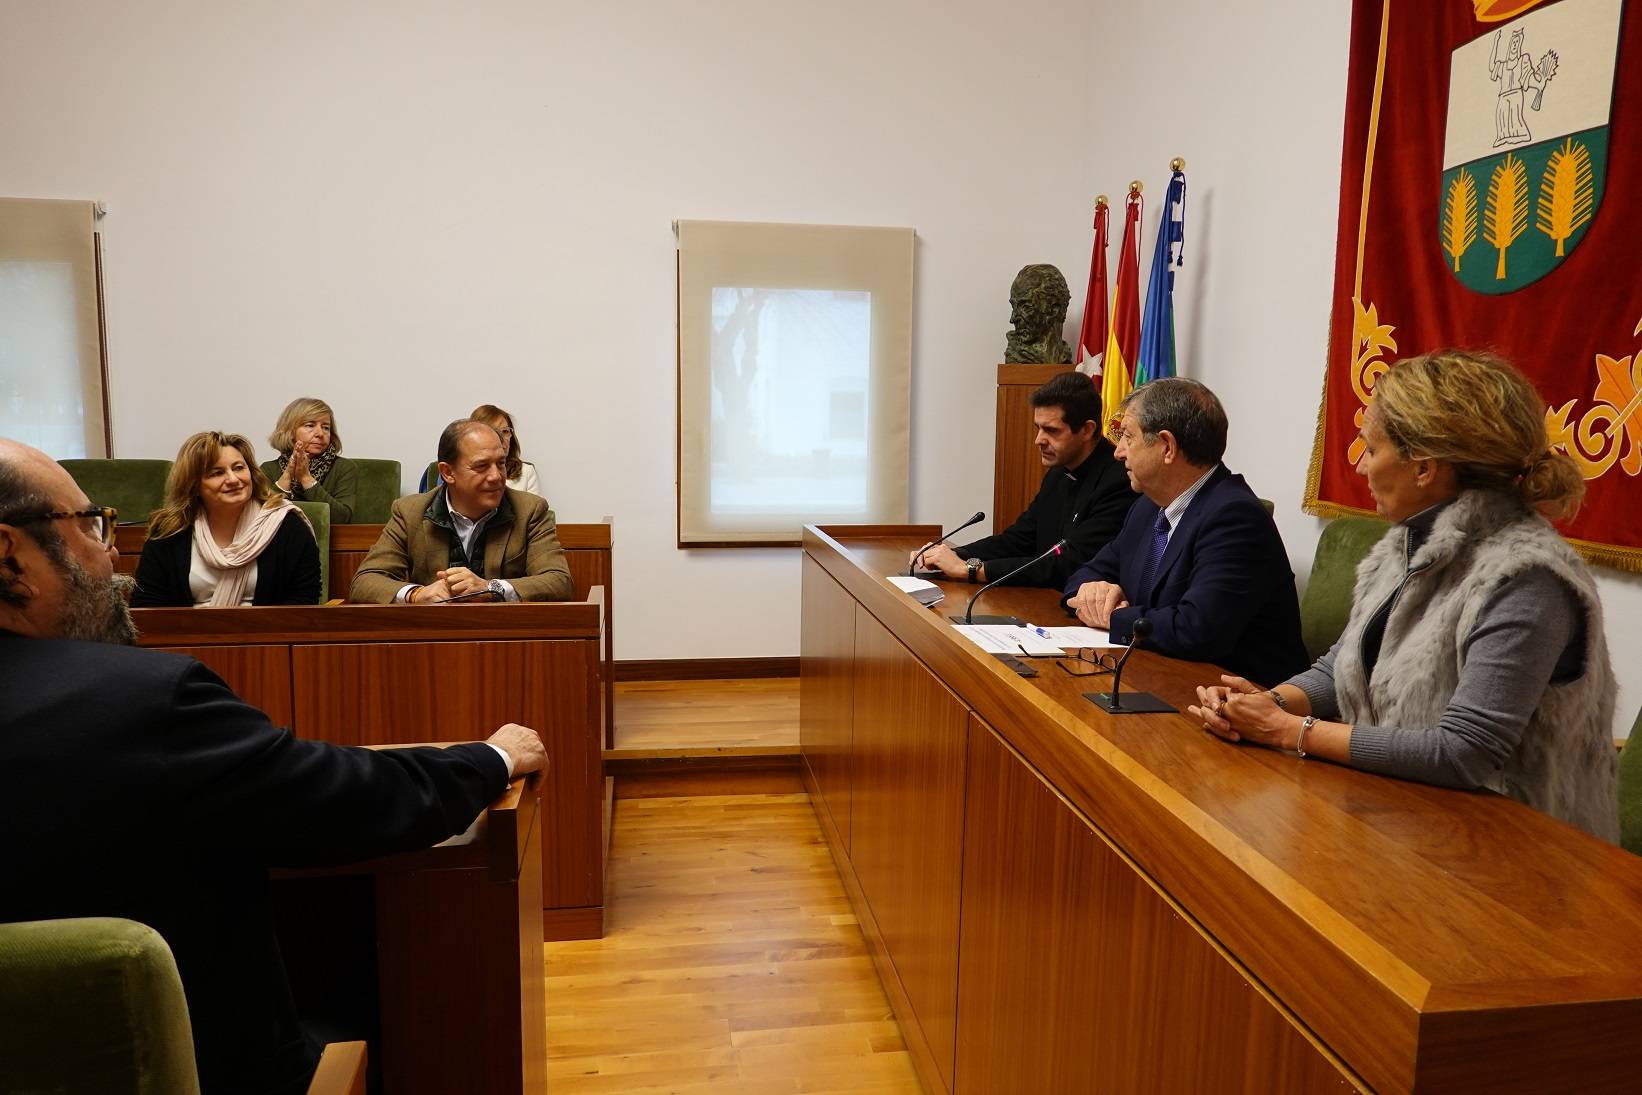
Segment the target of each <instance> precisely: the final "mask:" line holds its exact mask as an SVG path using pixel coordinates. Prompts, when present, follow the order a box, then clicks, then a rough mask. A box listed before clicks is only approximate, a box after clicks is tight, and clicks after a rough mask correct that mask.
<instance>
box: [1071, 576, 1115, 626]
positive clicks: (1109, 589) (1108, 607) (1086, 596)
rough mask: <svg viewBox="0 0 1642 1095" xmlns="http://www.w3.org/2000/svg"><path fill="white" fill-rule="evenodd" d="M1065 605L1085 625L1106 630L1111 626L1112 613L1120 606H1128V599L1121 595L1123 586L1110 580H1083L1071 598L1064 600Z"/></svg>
mask: <svg viewBox="0 0 1642 1095" xmlns="http://www.w3.org/2000/svg"><path fill="white" fill-rule="evenodd" d="M1066 607H1068V608H1070V609H1071V610H1072V611H1073V612H1075V613H1077V617H1078V619H1079V620H1080V621H1081V622H1082V623H1083V624H1084V625H1085V626H1087V627H1098V628H1100V629H1101V630H1103V631H1104V630H1106V629H1107V628H1109V627H1111V626H1112V613H1114V612H1116V611H1117V610H1118V609H1120V608H1128V607H1129V599H1128V598H1127V597H1125V596H1124V595H1123V587H1122V586H1120V585H1116V584H1114V583H1112V582H1084V583H1083V584H1082V585H1081V586H1079V587H1078V591H1077V592H1076V593H1074V594H1072V599H1071V600H1069V601H1067V602H1066Z"/></svg>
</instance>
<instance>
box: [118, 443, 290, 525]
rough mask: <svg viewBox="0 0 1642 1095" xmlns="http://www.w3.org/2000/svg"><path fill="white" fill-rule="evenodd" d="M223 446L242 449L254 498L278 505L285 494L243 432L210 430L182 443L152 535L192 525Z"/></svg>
mask: <svg viewBox="0 0 1642 1095" xmlns="http://www.w3.org/2000/svg"><path fill="white" fill-rule="evenodd" d="M223 449H238V450H239V454H240V455H241V456H243V457H244V458H245V466H246V468H247V469H249V474H250V476H251V498H252V500H253V501H256V502H260V503H262V504H263V505H264V506H272V505H278V504H279V502H280V501H281V497H280V495H279V494H277V493H276V492H275V491H274V488H273V485H272V484H271V483H269V482H268V477H267V476H266V475H264V474H262V469H261V468H259V467H257V454H256V452H255V451H254V450H253V449H252V448H251V442H249V441H248V440H246V439H245V437H244V436H243V435H241V434H237V433H223V432H222V431H220V430H206V431H205V432H204V433H197V434H195V435H194V436H193V437H190V438H189V439H188V440H187V441H184V442H183V443H182V448H180V449H178V450H177V460H176V462H175V463H174V464H172V465H171V474H170V475H167V476H166V477H165V504H164V505H162V506H161V507H160V508H159V509H157V510H155V511H154V516H152V517H151V518H149V521H148V538H149V539H150V540H158V539H161V538H162V537H166V536H172V535H175V534H176V533H179V532H182V531H183V530H184V529H188V528H192V527H193V525H194V521H195V520H196V519H198V517H199V515H200V511H201V509H203V508H204V505H205V503H203V502H201V501H200V480H202V479H204V478H205V473H206V472H208V471H210V470H211V465H212V464H214V463H216V461H217V453H218V452H220V451H221V450H223Z"/></svg>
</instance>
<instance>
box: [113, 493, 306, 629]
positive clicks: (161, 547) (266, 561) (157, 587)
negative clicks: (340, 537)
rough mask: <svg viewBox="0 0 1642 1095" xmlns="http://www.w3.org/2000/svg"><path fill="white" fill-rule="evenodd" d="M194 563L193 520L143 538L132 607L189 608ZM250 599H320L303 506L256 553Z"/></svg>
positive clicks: (289, 602) (275, 601)
mask: <svg viewBox="0 0 1642 1095" xmlns="http://www.w3.org/2000/svg"><path fill="white" fill-rule="evenodd" d="M193 565H194V529H193V526H189V527H188V528H185V529H183V530H182V531H181V532H176V533H172V534H171V535H170V536H166V537H164V538H162V539H159V540H149V541H147V542H146V543H144V544H143V553H142V557H141V558H140V559H138V560H137V588H136V589H134V590H132V591H131V607H132V608H168V607H169V608H191V607H193V604H194V592H193V590H191V589H190V588H189V586H188V571H189V568H190V567H191V566H193ZM251 603H252V604H254V605H316V604H318V603H319V545H318V544H316V543H315V542H314V530H313V529H311V528H309V527H308V519H307V518H306V517H304V516H302V511H301V510H297V509H293V510H292V511H291V512H290V513H288V514H286V515H285V520H283V521H281V522H280V523H279V531H278V532H276V533H274V538H273V539H272V540H270V541H268V546H267V547H266V548H264V549H263V550H262V554H261V555H259V556H257V591H256V593H255V594H254V595H252V597H251Z"/></svg>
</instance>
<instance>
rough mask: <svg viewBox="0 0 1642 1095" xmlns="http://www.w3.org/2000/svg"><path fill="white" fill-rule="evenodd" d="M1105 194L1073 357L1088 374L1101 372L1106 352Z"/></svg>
mask: <svg viewBox="0 0 1642 1095" xmlns="http://www.w3.org/2000/svg"><path fill="white" fill-rule="evenodd" d="M1106 319H1107V316H1106V195H1104V194H1102V195H1101V196H1100V197H1098V198H1096V199H1095V249H1094V253H1093V254H1091V255H1090V256H1089V291H1088V293H1086V294H1085V295H1084V298H1083V326H1082V327H1081V329H1080V330H1079V331H1078V348H1077V352H1076V353H1075V354H1074V355H1073V357H1072V360H1073V361H1074V362H1075V363H1076V364H1077V369H1078V372H1080V373H1083V374H1084V375H1085V376H1090V377H1096V376H1099V375H1100V360H1101V358H1102V357H1104V356H1105V354H1106Z"/></svg>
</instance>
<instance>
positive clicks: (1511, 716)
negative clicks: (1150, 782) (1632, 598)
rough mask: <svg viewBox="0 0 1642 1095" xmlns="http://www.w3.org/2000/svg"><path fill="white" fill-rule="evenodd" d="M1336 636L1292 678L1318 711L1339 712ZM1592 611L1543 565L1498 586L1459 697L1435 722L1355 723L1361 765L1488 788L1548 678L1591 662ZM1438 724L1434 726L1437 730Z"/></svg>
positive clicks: (1355, 751) (1354, 748) (1469, 654)
mask: <svg viewBox="0 0 1642 1095" xmlns="http://www.w3.org/2000/svg"><path fill="white" fill-rule="evenodd" d="M1339 649H1340V643H1339V642H1336V643H1335V644H1334V646H1333V647H1331V648H1330V649H1329V651H1328V653H1326V654H1324V655H1323V656H1322V657H1321V658H1318V659H1317V662H1316V664H1314V665H1313V666H1312V667H1311V668H1310V669H1308V670H1306V671H1305V672H1304V673H1301V674H1300V675H1299V676H1297V677H1294V678H1292V679H1290V680H1289V681H1288V683H1289V684H1292V685H1294V686H1295V687H1296V688H1298V689H1300V691H1302V692H1304V693H1305V694H1306V698H1307V699H1309V700H1310V701H1311V713H1312V714H1314V715H1316V716H1317V717H1318V718H1320V719H1337V718H1339V716H1340V706H1339V702H1338V700H1337V699H1336V697H1335V692H1334V659H1335V656H1336V655H1337V654H1338V652H1339ZM1584 650H1585V618H1584V612H1583V611H1582V610H1581V608H1580V605H1579V601H1578V599H1577V598H1576V597H1575V595H1574V591H1573V590H1571V589H1569V588H1568V586H1567V584H1566V583H1564V582H1563V581H1562V580H1561V579H1560V578H1558V577H1557V576H1556V575H1554V574H1552V573H1551V572H1550V571H1549V570H1546V569H1544V568H1543V567H1530V568H1529V569H1527V570H1524V571H1523V572H1522V573H1520V574H1518V575H1517V576H1516V577H1514V578H1512V579H1510V580H1509V581H1507V582H1506V583H1505V584H1504V585H1502V586H1500V588H1499V590H1498V591H1497V592H1496V593H1495V594H1494V595H1493V596H1492V597H1491V598H1489V600H1488V602H1487V604H1486V605H1485V606H1484V607H1483V609H1482V611H1481V612H1479V613H1478V614H1477V620H1476V625H1475V627H1473V628H1472V630H1471V633H1470V635H1469V637H1468V639H1467V647H1466V655H1465V666H1464V668H1463V669H1462V670H1461V671H1460V680H1459V687H1458V688H1456V689H1455V690H1454V698H1453V699H1452V700H1450V701H1449V702H1448V707H1447V709H1446V710H1445V711H1443V713H1442V717H1441V718H1439V719H1438V720H1437V725H1436V726H1435V727H1434V728H1432V727H1396V726H1365V725H1362V724H1361V723H1359V724H1357V725H1356V726H1353V727H1352V728H1351V763H1352V766H1353V767H1357V768H1362V769H1364V770H1365V771H1369V772H1379V773H1381V774H1382V775H1388V776H1400V777H1402V778H1404V779H1417V780H1420V781H1421V782H1423V783H1435V784H1440V785H1442V786H1445V787H1465V788H1474V787H1481V786H1483V785H1484V783H1485V782H1486V781H1487V779H1488V777H1489V776H1491V775H1492V774H1493V773H1495V772H1497V771H1499V769H1500V767H1501V766H1502V765H1504V763H1505V760H1506V758H1507V757H1509V756H1510V755H1511V753H1512V752H1513V751H1515V749H1516V747H1517V743H1518V742H1519V741H1520V740H1521V738H1522V732H1523V730H1524V729H1525V728H1526V727H1527V725H1528V719H1529V717H1530V716H1531V715H1533V713H1534V709H1535V708H1536V707H1538V706H1539V702H1540V697H1541V696H1542V695H1543V694H1544V692H1545V687H1546V685H1547V684H1549V683H1551V682H1553V681H1555V682H1561V681H1565V680H1571V679H1573V678H1575V677H1577V676H1578V675H1579V673H1580V670H1581V667H1582V663H1583V661H1584ZM1433 729H1434V730H1435V732H1434V733H1433V732H1432V731H1433Z"/></svg>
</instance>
